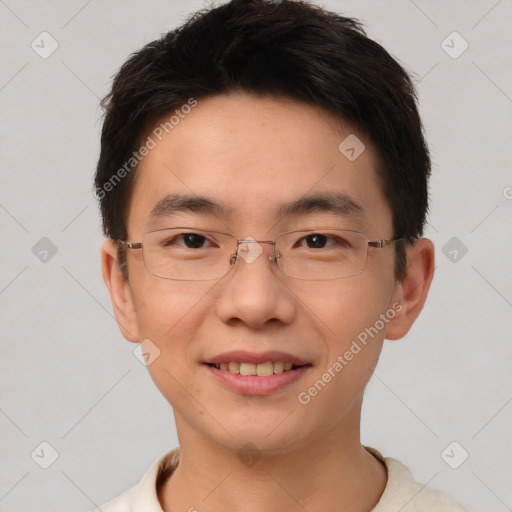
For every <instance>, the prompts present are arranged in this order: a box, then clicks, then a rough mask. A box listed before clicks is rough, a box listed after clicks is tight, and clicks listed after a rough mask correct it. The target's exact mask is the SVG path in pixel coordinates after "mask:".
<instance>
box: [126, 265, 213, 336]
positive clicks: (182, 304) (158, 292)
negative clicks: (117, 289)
mask: <svg viewBox="0 0 512 512" xmlns="http://www.w3.org/2000/svg"><path fill="white" fill-rule="evenodd" d="M213 286H214V284H212V283H210V282H207V281H205V282H194V283H191V282H187V281H170V280H165V279H161V278H158V277H154V276H151V275H148V277H147V278H146V277H144V278H143V279H141V280H140V281H139V282H137V283H136V284H135V285H134V286H133V293H134V297H135V298H134V303H135V314H136V316H137V322H138V325H139V331H140V333H141V336H143V337H145V338H149V339H151V340H154V341H155V343H157V342H158V343H161V344H164V343H165V344H167V343H173V344H174V341H176V342H177V343H178V344H179V342H180V340H183V341H185V340H186V339H187V337H188V336H191V335H193V333H194V332H195V331H196V330H197V328H198V327H199V325H200V323H201V322H200V320H199V319H200V317H201V316H202V315H203V314H204V310H205V307H206V303H207V302H208V301H207V297H208V294H209V292H210V291H211V288H212V287H213ZM158 343H157V344H158Z"/></svg>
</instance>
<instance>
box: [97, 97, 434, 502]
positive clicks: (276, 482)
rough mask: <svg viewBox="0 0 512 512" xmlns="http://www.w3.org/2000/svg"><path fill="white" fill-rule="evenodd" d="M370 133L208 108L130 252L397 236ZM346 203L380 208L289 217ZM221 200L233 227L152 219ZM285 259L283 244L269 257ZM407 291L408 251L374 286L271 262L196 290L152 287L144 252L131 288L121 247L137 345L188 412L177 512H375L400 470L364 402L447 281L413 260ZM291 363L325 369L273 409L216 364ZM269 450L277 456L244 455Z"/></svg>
mask: <svg viewBox="0 0 512 512" xmlns="http://www.w3.org/2000/svg"><path fill="white" fill-rule="evenodd" d="M351 133H354V134H356V135H357V137H358V138H359V139H360V140H362V141H363V142H364V143H365V145H366V150H365V151H364V152H363V153H362V154H361V155H360V156H359V158H357V159H356V160H355V161H353V162H351V161H349V160H348V159H347V158H346V157H345V156H344V155H343V154H342V153H341V152H340V151H339V150H338V145H339V144H340V142H341V141H342V140H344V139H345V137H346V136H347V135H349V134H351ZM375 167H376V157H375V152H374V150H373V149H372V146H371V143H370V142H369V141H368V140H367V139H366V137H365V136H364V134H362V133H359V132H358V131H357V130H355V129H353V128H351V127H350V126H349V125H347V124H346V123H342V122H340V121H339V120H335V119H333V118H332V117H331V116H329V115H328V114H327V113H326V112H324V111H322V110H320V109H318V108H315V107H312V106H309V105H306V104H302V103H298V102H296V101H293V100H289V99H282V98H270V97H264V98H262V97H255V96H252V95H249V94H244V93H237V94H235V93H233V94H229V95H221V96H215V97H212V98H208V99H204V100H200V101H199V103H198V105H197V107H195V108H194V109H193V110H192V112H191V113H190V114H188V115H187V116H186V118H185V119H183V120H181V122H180V124H179V125H177V126H176V127H175V128H174V129H173V131H172V132H170V133H169V134H168V135H166V136H165V137H164V138H163V140H162V141H161V142H160V143H159V144H158V145H157V147H155V148H154V149H152V150H151V151H150V153H149V154H148V155H147V156H146V157H145V159H144V161H143V164H142V166H141V168H140V169H139V170H138V171H137V172H138V175H137V179H136V182H135V187H134V190H133V195H132V199H131V203H130V207H129V211H128V217H127V227H128V240H129V241H133V242H138V241H141V240H142V238H143V235H144V234H145V233H146V232H147V231H148V230H149V229H151V228H152V229H155V228H158V227H171V226H182V225H186V226H195V227H199V226H201V227H204V226H207V227H211V228H213V229H215V228H216V229H219V230H222V231H226V230H227V229H229V231H230V232H232V233H233V234H234V235H235V236H236V237H237V238H238V239H239V240H242V239H244V238H246V237H248V236H252V237H254V238H255V239H257V240H268V239H275V237H276V236H277V235H278V234H280V233H283V232H286V231H291V230H294V229H301V228H310V227H320V226H321V225H322V224H324V225H325V224H332V223H333V222H336V223H338V224H339V225H340V227H344V228H349V229H350V228H351V229H356V230H359V231H363V232H365V233H366V235H367V236H368V238H369V239H370V240H379V239H383V238H392V235H393V230H392V216H391V210H390V207H389V204H388V202H387V200H386V198H385V197H384V195H383V192H382V187H381V185H380V183H379V181H378V179H377V176H376V174H375ZM332 191H339V192H343V193H346V194H348V195H349V196H350V197H352V198H353V199H354V200H356V201H357V202H358V203H360V204H361V205H362V206H363V208H364V216H363V218H362V219H361V220H359V221H356V220H354V219H341V218H337V217H333V215H332V214H328V213H314V214H309V215H308V216H306V217H301V218H283V219H279V218H277V217H276V215H275V213H276V210H277V208H278V207H279V206H280V205H281V204H282V203H285V202H288V201H291V200H294V199H298V198H300V197H301V196H303V195H304V194H305V193H310V192H332ZM191 192H192V193H194V194H198V195H206V196H208V197H211V198H214V199H216V200H217V201H219V202H223V203H225V204H227V205H228V206H229V207H231V208H232V211H231V213H230V215H229V216H228V217H226V218H222V219H220V218H215V217H213V218H212V217H206V216H204V215H199V214H197V213H181V214H179V215H178V216H176V217H172V218H168V219H162V220H161V221H160V224H159V225H158V226H155V225H153V226H149V225H148V224H147V219H148V215H149V212H150V211H151V209H152V208H153V206H154V205H155V203H156V202H157V201H159V200H160V199H162V198H163V197H164V196H165V195H166V194H169V193H184V194H185V193H187V194H190V193H191ZM262 247H263V248H264V251H265V253H264V254H268V255H270V254H271V252H270V251H271V249H270V246H266V245H263V246H262ZM407 251H408V270H407V275H406V277H405V279H404V280H403V281H402V282H397V281H396V280H395V276H394V266H393V265H394V248H393V246H390V247H387V248H385V249H375V248H370V249H369V254H368V261H367V265H366V268H365V270H364V272H363V273H361V274H359V275H357V276H353V277H348V278H344V279H339V280H332V281H301V280H296V279H292V278H288V277H286V276H284V275H283V274H282V273H281V272H280V271H279V269H278V268H277V267H276V265H275V264H274V263H272V262H271V261H269V259H268V258H265V257H260V258H258V259H257V260H256V261H255V262H253V263H251V264H248V263H246V262H245V261H242V260H240V261H238V262H237V263H236V266H235V268H234V269H233V270H232V271H231V272H230V273H228V274H227V275H226V276H224V277H223V278H221V279H218V280H214V281H200V282H183V281H181V282H180V281H172V280H165V279H161V278H158V277H155V276H153V275H151V274H149V273H148V272H147V271H146V269H145V267H144V264H143V260H142V257H141V254H140V251H129V254H128V271H129V279H128V281H126V280H124V279H123V277H122V275H121V273H120V271H119V268H118V265H117V252H116V249H115V247H114V245H113V243H112V242H111V241H110V240H107V241H105V243H104V245H103V247H102V268H103V277H104V280H105V283H106V285H107V287H108V289H109V292H110V295H111V299H112V304H113V308H114V312H115V315H116V318H117V321H118V323H119V325H120V328H121V330H122V333H123V335H124V337H125V338H126V339H127V340H128V341H131V342H134V343H137V342H140V341H141V340H144V339H147V338H149V339H150V340H151V341H152V342H153V343H154V344H155V345H157V346H158V348H159V349H160V351H161V352H160V356H159V357H158V358H157V359H156V360H155V361H154V363H152V364H151V365H149V366H148V369H149V372H150V374H151V377H152V378H153V380H154V382H155V384H156V385H157V386H158V388H159V389H160V391H161V392H162V394H163V395H164V397H165V398H166V399H167V400H168V401H169V403H170V404H171V405H172V407H173V410H174V416H175V420H176V428H177V433H178V438H179V443H180V449H181V459H180V464H179V466H178V468H177V469H176V471H175V473H174V474H173V476H172V477H171V478H170V479H168V480H167V481H166V483H165V485H164V486H163V488H162V489H161V491H160V494H159V499H160V501H161V503H162V507H163V509H164V510H165V511H171V510H172V511H178V510H180V511H182V510H183V511H185V510H189V509H190V508H191V507H195V508H196V509H197V510H200V511H201V512H203V511H218V510H244V511H247V512H260V511H261V512H262V511H265V512H272V511H278V510H279V511H282V510H291V511H295V510H297V511H303V510H304V509H306V510H308V512H320V511H322V512H324V511H326V510H351V511H353V512H358V511H360V512H363V511H369V510H371V509H372V508H373V507H374V506H375V505H376V503H377V502H378V500H379V498H380V496H381V495H382V492H383V490H384V488H385V486H386V478H387V476H386V470H385V467H384V466H383V465H382V464H381V463H380V462H379V461H378V460H377V459H376V458H374V457H373V456H372V455H371V454H369V453H368V452H367V451H366V450H365V449H364V448H363V447H362V446H361V443H360V437H359V434H360V416H361V404H362V399H363V391H364V388H365V386H366V384H367V382H368V380H369V378H370V377H371V373H372V371H373V369H374V367H375V365H376V363H377V360H378V357H379V354H380V351H381V348H382V344H383V340H384V339H385V338H387V339H391V340H393V339H398V338H401V337H403V336H404V335H405V334H406V333H407V332H408V331H409V329H410V328H411V326H412V325H413V323H414V321H415V319H416V318H417V316H418V315H419V313H420V311H421V309H422V307H423V305H424V302H425V300H426V297H427V293H428V290H429V287H430V283H431V280H432V275H433V269H434V247H433V244H432V242H431V241H430V240H427V239H420V240H418V241H417V242H416V243H415V244H413V245H411V246H410V247H409V248H408V250H407ZM395 302H399V303H400V304H401V306H402V309H401V311H400V312H399V313H397V314H396V315H395V317H394V318H393V319H392V320H390V321H389V322H388V323H387V324H386V326H385V328H384V329H382V330H381V331H380V332H379V334H378V335H377V336H375V337H374V338H373V339H372V340H371V342H370V343H368V345H367V346H366V347H364V349H363V350H361V351H360V352H359V353H358V354H357V355H356V356H354V358H353V359H352V360H351V361H350V362H349V364H347V365H346V366H345V367H344V368H343V370H342V371H341V372H339V373H338V374H336V377H335V378H333V379H332V380H331V382H329V383H328V385H326V386H325V388H324V389H323V390H322V391H321V392H320V393H318V395H317V396H316V397H314V398H313V399H312V400H311V401H310V403H308V404H307V405H303V404H301V403H299V402H298V400H297V396H298V394H299V393H300V392H301V391H304V390H307V389H308V387H309V386H311V385H312V384H313V383H314V382H315V381H316V380H317V379H319V378H320V377H321V375H322V374H323V373H324V372H325V370H326V369H327V368H328V367H329V366H331V365H332V363H333V362H334V361H335V360H336V358H337V356H338V355H340V354H344V353H345V351H346V350H348V348H349V347H350V345H351V343H352V340H354V339H356V338H357V335H358V334H359V333H360V332H362V331H364V329H365V328H366V327H369V326H373V325H374V324H375V322H376V321H377V320H378V319H379V315H381V314H382V313H385V312H386V311H387V310H389V309H390V308H392V305H393V304H394V303H395ZM238 349H241V350H248V351H253V352H262V351H265V350H282V351H285V352H290V353H292V354H296V355H297V356H300V357H302V358H303V359H306V360H308V361H310V362H311V364H312V367H311V368H310V369H309V370H308V372H307V374H306V375H305V376H304V377H303V378H301V379H299V380H298V381H296V382H294V383H292V384H291V385H289V386H288V387H286V388H284V389H283V390H280V391H278V392H276V393H274V394H272V395H267V396H247V395H242V394H239V393H235V392H233V391H231V390H228V389H226V388H225V387H224V386H222V385H221V384H220V383H219V382H217V380H216V379H214V377H213V376H212V375H211V372H210V371H208V370H207V368H206V367H205V366H204V365H202V364H201V362H202V361H204V360H205V359H208V358H209V357H212V356H214V355H217V354H220V353H223V352H226V351H228V350H238ZM249 442H250V443H253V444H254V445H255V446H256V447H257V449H258V451H259V453H260V454H261V455H262V458H261V459H260V460H259V461H258V462H257V463H256V464H254V465H252V466H250V467H249V466H247V465H245V464H243V463H242V462H241V461H240V460H239V458H238V457H237V452H238V450H239V449H240V448H241V447H242V446H244V445H245V444H246V443H249Z"/></svg>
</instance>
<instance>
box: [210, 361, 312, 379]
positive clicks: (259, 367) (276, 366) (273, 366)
mask: <svg viewBox="0 0 512 512" xmlns="http://www.w3.org/2000/svg"><path fill="white" fill-rule="evenodd" d="M206 364H207V365H208V366H211V367H212V368H217V370H223V371H226V372H229V373H232V374H234V375H238V374H240V375H252V376H258V377H270V376H271V375H274V374H279V373H284V372H290V371H293V370H297V369H299V368H304V367H306V366H311V364H305V365H295V364H293V363H290V362H283V361H275V362H273V361H266V362H265V363H259V364H255V363H245V362H239V361H230V362H229V363H218V364H215V363H206Z"/></svg>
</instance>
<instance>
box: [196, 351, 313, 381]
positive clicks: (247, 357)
mask: <svg viewBox="0 0 512 512" xmlns="http://www.w3.org/2000/svg"><path fill="white" fill-rule="evenodd" d="M230 361H238V362H239V363H253V364H261V363H266V362H267V361H272V362H276V361H282V362H283V363H292V364H294V365H296V366H304V365H306V364H310V362H309V361H306V360H304V359H301V358H300V357H297V356H294V355H293V354H288V353H286V352H279V351H278V350H269V351H267V352H258V353H256V352H247V351H245V350H234V351H231V352H224V353H222V354H219V355H217V356H214V357H212V358H209V359H207V360H206V361H203V362H204V363H213V364H220V363H229V362H230ZM276 375H280V374H276ZM258 378H259V379H261V378H263V379H264V378H266V377H258Z"/></svg>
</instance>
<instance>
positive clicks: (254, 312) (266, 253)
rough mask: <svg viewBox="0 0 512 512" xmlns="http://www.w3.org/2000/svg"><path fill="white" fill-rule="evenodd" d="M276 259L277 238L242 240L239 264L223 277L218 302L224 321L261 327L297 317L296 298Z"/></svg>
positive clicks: (219, 313) (238, 251)
mask: <svg viewBox="0 0 512 512" xmlns="http://www.w3.org/2000/svg"><path fill="white" fill-rule="evenodd" d="M274 259H275V258H274V242H273V241H270V240H264V241H256V240H254V239H253V238H252V237H249V238H247V239H245V240H242V241H240V242H239V244H238V250H237V253H236V263H235V268H233V270H232V271H231V272H229V273H228V274H227V275H226V276H225V277H224V278H223V284H221V285H220V286H221V287H222V288H221V290H220V296H219V298H218V300H217V302H216V312H217V315H218V317H219V318H220V319H221V320H222V321H223V322H224V323H227V324H231V325H234V324H236V323H240V324H245V325H247V326H248V327H250V328H252V329H259V328H261V327H263V326H264V325H265V324H266V323H270V322H273V323H281V324H289V323H291V322H292V321H293V319H294V317H295V314H296V303H295V299H294V296H293V294H292V293H291V291H290V290H289V289H288V287H287V286H286V285H285V283H284V282H283V280H284V279H285V277H284V275H283V274H281V273H280V271H279V270H278V268H277V265H276V263H275V261H274ZM232 261H233V260H232ZM233 262H234V261H233Z"/></svg>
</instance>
